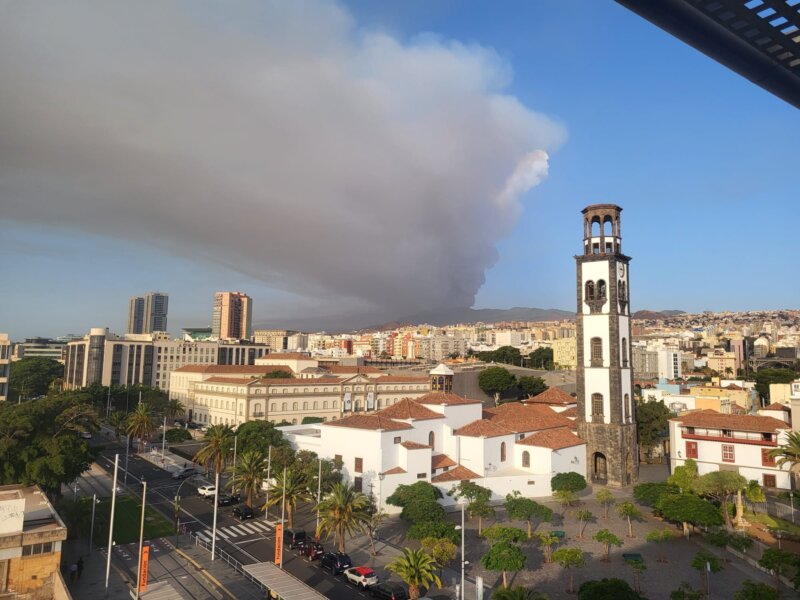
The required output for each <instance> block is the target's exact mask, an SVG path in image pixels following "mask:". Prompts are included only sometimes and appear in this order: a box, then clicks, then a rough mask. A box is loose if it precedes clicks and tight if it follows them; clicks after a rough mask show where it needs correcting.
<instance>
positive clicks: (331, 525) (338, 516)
mask: <svg viewBox="0 0 800 600" xmlns="http://www.w3.org/2000/svg"><path fill="white" fill-rule="evenodd" d="M289 473H290V471H287V473H286V475H287V483H286V486H287V490H286V491H287V499H286V504H287V506H288V505H289V499H288V495H289V480H290V479H291V478H290V476H289ZM301 481H302V480H301ZM301 486H302V484H301ZM295 487H300V486H295ZM292 493H293V496H294V497H295V498H296V500H305V499H307V496H306V497H304V496H303V494H302V492H301V491H300V490H299V489H297V490H295V491H293V492H292ZM278 499H280V497H279V498H278ZM270 500H271V499H270ZM295 506H296V501H295ZM317 509H318V510H319V527H318V528H317V537H319V536H320V534H325V536H326V537H329V536H330V535H331V534H333V536H334V540H335V543H337V545H338V548H339V552H344V551H345V540H346V537H347V536H348V535H350V536H351V537H352V536H353V535H354V534H355V533H357V532H363V531H364V528H365V526H366V523H367V520H368V519H369V516H370V515H369V512H370V511H369V509H370V501H369V497H368V496H366V495H364V494H362V493H361V492H357V491H356V490H355V488H354V487H353V486H352V485H348V484H346V483H337V484H334V486H333V488H332V489H331V491H330V492H328V493H327V494H325V496H324V497H323V498H322V500H320V503H319V506H318V507H317ZM290 514H291V513H290ZM291 526H292V522H291V517H290V519H289V527H291Z"/></svg>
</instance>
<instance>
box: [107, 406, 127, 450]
mask: <svg viewBox="0 0 800 600" xmlns="http://www.w3.org/2000/svg"><path fill="white" fill-rule="evenodd" d="M127 421H128V417H127V415H126V414H125V413H123V412H121V411H118V410H115V411H113V412H112V413H111V414H110V415H109V417H108V424H109V425H111V427H113V428H114V438H115V439H116V440H117V443H119V438H120V436H121V435H122V432H123V431H125V426H126V425H127Z"/></svg>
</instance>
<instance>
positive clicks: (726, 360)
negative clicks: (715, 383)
mask: <svg viewBox="0 0 800 600" xmlns="http://www.w3.org/2000/svg"><path fill="white" fill-rule="evenodd" d="M707 358H708V363H707V364H708V368H709V369H711V370H712V371H716V372H717V373H719V374H720V375H721V376H722V377H735V376H736V355H735V354H734V353H733V352H725V351H724V350H720V349H715V350H714V352H713V353H712V354H709V355H708V357H707Z"/></svg>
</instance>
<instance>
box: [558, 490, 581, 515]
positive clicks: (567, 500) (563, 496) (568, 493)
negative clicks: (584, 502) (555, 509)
mask: <svg viewBox="0 0 800 600" xmlns="http://www.w3.org/2000/svg"><path fill="white" fill-rule="evenodd" d="M553 498H555V499H556V500H558V503H559V504H560V505H561V516H562V517H563V516H564V513H566V511H567V509H568V508H569V507H570V506H572V505H573V503H574V502H575V501H576V500H577V499H578V498H577V496H576V495H575V492H573V491H572V490H558V491H556V492H553Z"/></svg>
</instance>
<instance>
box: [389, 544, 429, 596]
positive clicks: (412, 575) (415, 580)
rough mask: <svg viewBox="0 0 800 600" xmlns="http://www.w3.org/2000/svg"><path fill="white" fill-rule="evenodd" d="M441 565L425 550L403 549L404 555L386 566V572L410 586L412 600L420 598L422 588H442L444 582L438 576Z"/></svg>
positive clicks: (409, 592) (409, 593)
mask: <svg viewBox="0 0 800 600" xmlns="http://www.w3.org/2000/svg"><path fill="white" fill-rule="evenodd" d="M438 568H439V565H438V564H437V563H436V561H435V560H433V558H432V557H431V555H430V554H428V553H427V552H425V551H424V550H421V549H420V550H412V549H411V548H403V554H402V555H401V556H398V557H397V558H395V559H394V560H393V561H392V562H390V563H389V564H388V565H386V570H387V571H390V572H392V573H394V574H395V575H397V576H398V577H399V578H400V579H402V580H403V581H404V582H405V583H406V585H408V596H409V598H410V600H417V598H419V593H420V592H419V588H420V587H426V588H427V587H430V585H431V584H432V583H435V584H436V586H437V587H439V588H441V587H442V582H441V580H440V579H439V576H438V575H437V574H436V570H437V569H438Z"/></svg>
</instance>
